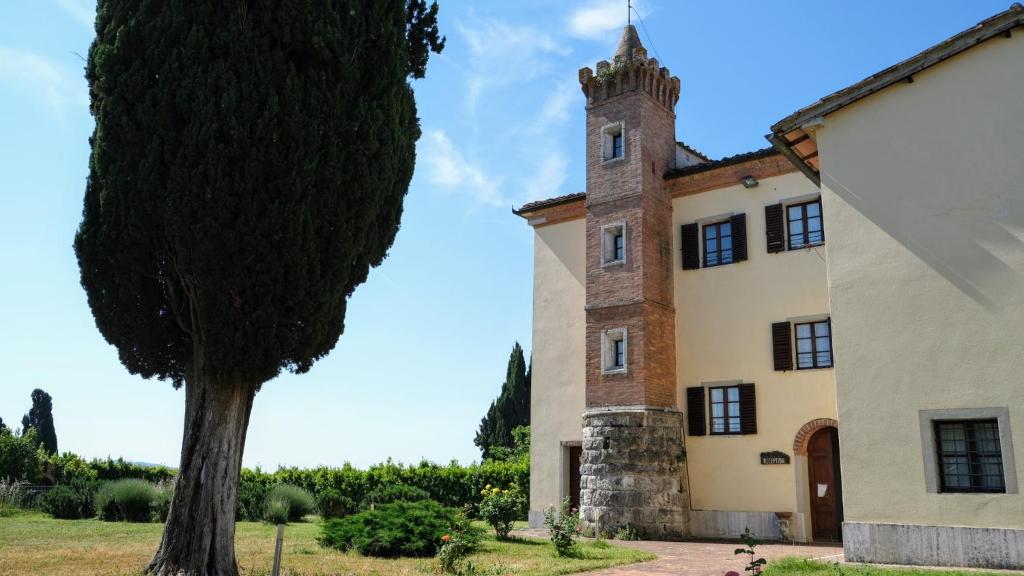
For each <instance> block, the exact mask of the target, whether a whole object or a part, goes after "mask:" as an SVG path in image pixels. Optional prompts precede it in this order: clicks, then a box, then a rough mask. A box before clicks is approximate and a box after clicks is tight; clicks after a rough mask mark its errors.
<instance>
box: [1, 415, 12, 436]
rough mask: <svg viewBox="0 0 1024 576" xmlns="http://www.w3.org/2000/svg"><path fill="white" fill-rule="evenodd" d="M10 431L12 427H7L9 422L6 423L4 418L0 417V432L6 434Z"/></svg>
mask: <svg viewBox="0 0 1024 576" xmlns="http://www.w3.org/2000/svg"><path fill="white" fill-rule="evenodd" d="M10 431H11V429H10V428H8V427H7V424H4V419H3V418H0V434H6V433H9V432H10Z"/></svg>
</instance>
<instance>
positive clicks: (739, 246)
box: [680, 214, 747, 270]
mask: <svg viewBox="0 0 1024 576" xmlns="http://www.w3.org/2000/svg"><path fill="white" fill-rule="evenodd" d="M680 234H681V236H680V248H681V250H682V263H683V270H696V269H698V268H700V267H701V261H702V258H701V255H702V254H703V267H704V268H712V267H715V266H724V265H726V264H732V263H735V262H742V261H743V260H746V259H747V215H746V214H731V215H726V216H721V217H712V218H706V219H704V220H701V221H698V222H694V223H692V224H683V226H682V227H681V229H680Z"/></svg>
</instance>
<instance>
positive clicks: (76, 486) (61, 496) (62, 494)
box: [40, 480, 96, 520]
mask: <svg viewBox="0 0 1024 576" xmlns="http://www.w3.org/2000/svg"><path fill="white" fill-rule="evenodd" d="M95 496H96V484H95V483H94V482H90V481H86V480H76V481H74V482H72V483H70V484H62V485H60V486H55V487H54V488H51V489H50V490H48V491H47V492H46V494H44V495H43V496H42V497H41V498H40V507H41V508H42V509H43V512H46V513H47V514H49V515H51V516H53V517H54V518H62V519H65V520H77V519H79V518H92V517H93V516H95V515H96V506H95V504H94V502H93V500H94V498H95Z"/></svg>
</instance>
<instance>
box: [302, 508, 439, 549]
mask: <svg viewBox="0 0 1024 576" xmlns="http://www.w3.org/2000/svg"><path fill="white" fill-rule="evenodd" d="M454 520H455V511H454V510H452V509H450V508H445V507H443V506H441V505H440V504H438V503H437V502H435V501H433V500H420V501H418V502H392V503H390V504H383V505H381V506H378V507H376V508H374V509H373V510H365V511H363V512H360V513H359V514H353V515H351V516H348V517H345V518H338V519H334V520H328V521H327V522H326V523H324V525H323V528H322V532H321V535H320V537H319V538H318V541H319V542H320V544H321V545H322V546H326V547H330V548H337V549H339V550H352V549H354V550H356V551H358V552H359V553H360V554H362V555H364V556H379V557H383V558H397V557H400V556H420V557H422V556H433V555H434V554H435V553H436V552H437V549H438V547H439V546H440V545H441V537H442V536H444V535H445V534H447V533H448V531H449V530H450V529H451V527H452V524H453V522H454Z"/></svg>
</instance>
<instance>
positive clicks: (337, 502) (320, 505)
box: [316, 488, 359, 520]
mask: <svg viewBox="0 0 1024 576" xmlns="http://www.w3.org/2000/svg"><path fill="white" fill-rule="evenodd" d="M316 509H317V510H318V511H319V512H320V517H321V518H323V519H325V520H327V519H330V518H344V517H345V516H348V515H349V514H355V513H356V512H358V511H359V507H358V506H357V505H356V502H355V500H352V499H351V498H349V497H348V496H345V495H344V494H342V493H341V492H338V491H337V490H335V489H334V488H327V489H325V490H322V491H321V492H320V493H319V494H317V496H316Z"/></svg>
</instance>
